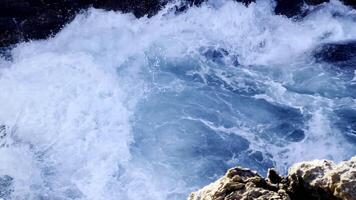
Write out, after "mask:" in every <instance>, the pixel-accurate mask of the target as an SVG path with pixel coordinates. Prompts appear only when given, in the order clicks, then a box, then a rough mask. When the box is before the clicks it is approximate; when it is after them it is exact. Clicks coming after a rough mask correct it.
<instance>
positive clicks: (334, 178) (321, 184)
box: [288, 157, 356, 200]
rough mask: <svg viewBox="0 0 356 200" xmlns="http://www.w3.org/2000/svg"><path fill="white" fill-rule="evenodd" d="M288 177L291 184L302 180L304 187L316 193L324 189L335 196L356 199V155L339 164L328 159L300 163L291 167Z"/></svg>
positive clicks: (347, 199)
mask: <svg viewBox="0 0 356 200" xmlns="http://www.w3.org/2000/svg"><path fill="white" fill-rule="evenodd" d="M288 179H289V181H290V182H291V185H297V184H301V183H300V182H301V180H302V182H303V183H302V184H303V186H304V188H306V190H309V192H311V193H315V195H318V194H317V193H318V191H320V190H322V191H324V192H325V193H326V194H330V195H332V196H334V198H339V199H345V200H356V157H353V158H351V159H350V160H348V161H345V162H340V163H339V164H335V163H334V162H332V161H328V160H315V161H310V162H303V163H298V164H295V165H293V166H292V167H291V168H290V169H289V172H288ZM319 193H320V192H319Z"/></svg>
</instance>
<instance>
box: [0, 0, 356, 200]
mask: <svg viewBox="0 0 356 200" xmlns="http://www.w3.org/2000/svg"><path fill="white" fill-rule="evenodd" d="M169 10H170V9H169V8H167V9H165V10H163V11H161V12H160V13H159V14H158V15H156V16H154V17H152V18H149V19H148V18H146V17H143V18H141V19H135V18H134V17H133V15H131V14H121V13H119V12H118V13H115V12H104V11H102V10H94V9H91V10H89V11H88V12H87V13H85V14H81V15H79V16H77V17H76V19H75V20H74V21H73V22H72V23H70V24H68V25H67V26H66V27H65V28H64V29H63V30H62V31H61V32H60V33H59V34H57V35H56V36H55V37H54V38H50V39H48V40H42V41H33V42H28V43H23V44H19V45H18V47H16V48H15V49H14V50H13V51H12V55H13V61H12V62H8V61H5V60H1V62H0V91H1V93H0V122H1V123H2V124H5V125H6V126H7V127H8V129H7V136H6V144H7V145H5V146H2V147H0V163H2V164H1V165H0V175H8V176H10V177H12V178H13V187H14V191H13V193H12V199H39V198H40V197H42V198H43V199H76V198H77V199H152V200H158V199H182V198H183V197H184V196H185V195H187V194H188V192H189V191H191V190H192V189H194V188H197V187H200V186H201V185H199V184H198V185H194V184H193V183H190V181H189V180H185V179H184V178H187V177H185V176H183V175H181V174H179V173H180V172H182V173H183V174H184V173H185V172H186V171H192V172H195V171H197V170H204V169H201V168H199V167H200V166H199V165H203V164H202V163H201V161H199V162H198V161H197V162H196V163H194V161H193V162H192V163H187V166H186V167H185V169H181V168H179V169H178V168H175V166H176V165H177V163H175V162H170V158H168V156H167V154H166V153H167V152H165V151H169V152H170V153H171V151H173V152H174V150H179V151H181V150H182V149H183V150H184V149H186V148H188V146H186V145H191V144H193V142H192V141H190V140H189V141H181V140H180V136H179V135H174V134H175V133H176V132H179V131H180V130H182V129H180V127H179V126H180V125H181V124H179V123H180V122H182V121H183V119H181V118H180V116H175V114H174V113H175V112H178V111H179V109H181V110H185V109H187V110H189V109H190V108H189V107H185V106H184V105H183V106H182V107H179V106H180V105H179V102H180V100H179V99H178V100H175V99H174V98H172V99H171V100H169V101H170V102H172V104H173V105H174V106H177V107H178V111H175V110H174V109H173V108H172V110H173V111H172V112H173V114H172V115H167V116H163V117H162V116H161V117H162V118H159V117H160V116H159V113H165V112H166V111H167V112H168V111H169V109H170V107H163V106H164V105H163V104H161V103H160V102H159V101H160V100H161V99H163V98H165V97H159V96H158V99H156V100H150V98H152V97H151V95H152V94H158V95H159V94H160V93H162V92H163V93H164V92H165V91H168V92H173V93H175V95H176V96H177V98H178V96H179V94H180V93H182V91H183V92H184V91H185V90H187V88H188V89H189V88H190V89H196V88H194V87H195V86H192V83H186V81H185V80H184V79H180V78H177V77H176V76H175V75H174V74H173V75H172V74H169V73H166V72H165V73H164V75H160V73H161V71H164V70H166V69H167V68H168V69H170V67H172V66H170V64H171V63H174V62H177V63H181V62H183V65H177V66H173V67H172V68H175V67H176V68H177V67H179V66H185V65H186V66H188V64H184V62H187V63H189V61H192V62H193V63H194V64H193V65H200V68H199V70H196V71H195V70H193V69H190V70H188V72H189V73H190V74H198V75H199V76H201V77H203V82H205V83H207V82H208V80H207V79H206V77H205V75H206V74H208V73H211V72H212V71H213V72H214V73H216V74H215V75H216V76H217V77H219V78H220V79H221V80H223V81H225V82H226V83H227V84H228V85H232V86H234V84H235V86H237V87H238V88H240V89H243V90H244V91H249V89H250V87H252V86H250V85H249V82H248V81H251V80H252V82H254V83H256V84H257V85H258V87H257V89H263V91H264V92H263V94H260V93H258V94H255V95H253V98H255V99H262V100H266V101H267V102H269V103H271V104H277V105H283V106H286V107H290V108H294V109H297V110H300V111H301V113H302V114H303V116H304V117H305V122H303V123H305V124H306V126H305V127H303V129H304V132H305V135H306V136H305V138H304V139H303V140H301V141H299V142H294V143H293V142H292V143H287V144H286V145H282V146H281V145H280V144H277V143H276V144H274V143H268V140H267V139H266V138H263V137H262V136H260V134H262V132H259V130H262V129H265V128H266V127H267V125H265V126H262V125H261V126H256V127H251V125H254V123H255V122H256V121H257V122H259V121H265V120H266V118H268V117H270V116H271V115H270V113H269V112H270V111H266V110H265V108H263V109H262V108H261V109H260V108H255V109H256V113H255V115H261V116H257V118H256V119H255V117H256V116H253V115H252V116H250V117H249V115H247V114H248V112H246V110H244V109H247V108H245V105H242V106H240V107H239V106H237V107H238V108H237V111H238V112H241V113H242V114H241V113H238V114H237V115H236V116H235V115H233V116H231V120H232V121H233V123H235V125H234V126H232V127H224V125H221V124H217V123H215V122H211V121H206V120H205V121H204V119H200V118H196V117H193V116H189V118H184V120H191V121H194V123H195V122H197V123H198V122H199V123H202V124H204V126H206V127H209V129H211V130H214V131H217V132H224V133H228V134H237V135H240V136H241V137H242V138H245V139H246V140H247V141H248V142H249V143H250V144H249V149H250V150H254V151H257V150H258V151H262V152H263V154H264V155H266V154H270V155H272V161H273V162H274V163H275V164H276V165H277V167H278V168H279V169H280V170H283V169H285V168H286V167H287V166H289V165H290V164H292V163H293V162H295V161H300V160H305V159H314V158H330V159H334V160H342V159H345V158H348V157H349V156H351V155H353V154H355V152H356V150H355V147H354V144H351V143H349V142H348V141H347V140H346V139H345V138H344V137H342V133H341V131H340V130H338V129H336V127H335V126H334V125H333V124H332V121H331V120H333V119H330V118H329V116H332V115H333V113H332V112H333V110H334V109H338V108H340V107H345V106H346V107H354V104H355V102H354V99H352V98H351V97H349V96H348V95H345V94H347V91H346V92H345V91H344V90H343V89H344V86H345V82H343V80H340V79H337V80H335V77H333V75H332V74H327V73H326V72H325V71H324V70H323V69H322V67H320V66H318V65H313V64H310V63H311V62H312V58H310V55H309V54H308V53H310V51H312V50H313V49H314V48H315V47H317V46H318V45H321V44H323V43H327V42H338V41H344V40H352V39H356V22H355V20H354V19H355V16H356V13H355V11H353V10H351V9H349V8H347V7H345V6H343V5H341V4H340V3H339V2H337V1H332V2H331V3H329V4H327V5H325V6H324V7H323V8H321V9H320V10H318V11H315V12H314V13H313V14H311V15H309V16H308V17H306V18H305V19H303V20H299V21H293V20H291V19H288V18H286V17H283V16H276V15H274V14H273V6H272V3H271V2H270V1H259V2H258V3H252V4H251V5H250V6H249V7H248V8H246V7H244V6H243V5H242V4H240V3H235V2H232V1H212V2H211V3H210V4H205V5H203V6H202V7H200V8H191V9H189V10H188V11H187V12H184V13H181V14H174V13H171V12H169ZM335 12H338V13H342V15H339V16H335V15H333V13H335ZM209 48H212V49H224V50H225V51H227V52H229V56H226V57H227V58H225V60H224V64H225V65H226V66H225V67H226V69H229V70H230V71H232V72H233V75H234V73H235V76H228V75H227V74H226V73H225V68H224V69H216V68H214V66H215V67H216V66H219V65H214V64H212V63H211V62H210V61H209V60H208V59H206V58H204V56H202V55H201V51H202V49H209ZM232 55H236V57H237V59H238V62H239V63H240V64H241V65H239V68H240V69H236V70H240V71H237V72H236V71H235V68H234V66H232V64H231V62H232V58H233V57H232ZM225 61H226V62H225ZM230 61H231V62H230ZM167 63H168V64H167ZM166 65H168V66H166ZM220 65H221V64H220ZM173 70H178V69H173ZM179 70H180V69H179ZM303 70H304V71H303ZM313 70H314V71H313ZM189 73H188V74H189ZM309 73H310V74H315V76H312V77H310V76H309ZM318 75H320V76H318ZM177 76H178V75H177ZM315 77H316V78H315ZM318 77H319V78H318ZM298 81H299V82H298ZM328 83H332V85H333V87H332V88H330V87H326V86H325V84H328ZM194 84H195V83H194ZM260 85H261V86H260ZM328 86H329V85H328ZM290 88H293V89H292V90H290ZM252 89H256V88H252ZM296 90H297V92H296ZM328 90H330V91H328ZM341 90H342V91H344V93H342V94H340V95H341V97H340V96H339V97H338V98H334V97H332V96H331V97H330V95H329V96H328V95H326V96H325V95H323V94H324V93H325V94H333V93H337V92H339V91H341ZM202 94H206V95H207V94H208V93H204V92H202ZM189 95H191V97H192V98H193V97H194V95H195V94H189ZM189 95H188V97H189ZM173 96H174V95H173ZM212 99H213V97H212ZM145 100H147V101H145ZM208 100H209V101H210V100H211V99H207V98H206V99H201V100H200V101H201V102H204V101H208ZM216 100H217V99H214V101H216ZM155 101H157V102H158V103H157V109H156V111H155V112H154V113H156V114H157V113H158V114H157V115H152V117H151V118H149V120H152V123H151V122H147V124H149V125H150V126H154V125H157V127H158V128H160V127H165V126H166V125H167V124H168V125H170V124H173V125H171V126H170V127H175V126H174V124H176V125H177V127H178V128H177V130H174V128H167V129H165V130H167V131H166V132H168V133H169V134H171V137H170V138H168V139H167V140H164V143H160V142H159V141H160V140H157V141H153V142H152V143H150V142H146V143H142V144H141V143H140V144H141V145H138V146H136V147H135V148H138V149H140V148H148V147H150V148H148V149H147V151H149V152H155V151H153V150H152V149H158V152H160V149H161V151H162V152H161V153H157V154H154V156H153V157H150V158H147V159H144V158H142V157H140V153H137V152H140V151H139V150H138V151H137V152H136V153H135V151H134V150H133V148H134V147H132V144H133V143H134V142H136V141H135V140H134V138H135V134H136V133H135V131H134V130H133V127H140V124H139V123H138V122H137V121H136V120H137V118H140V116H141V114H142V113H140V112H148V111H145V110H144V108H145V106H149V105H145V102H151V103H154V102H155ZM138 103H139V105H140V108H141V107H144V108H142V109H140V108H137V104H138ZM225 103H226V105H228V103H229V104H231V105H230V106H232V107H233V106H234V105H232V103H234V102H225V101H223V103H222V104H224V105H225ZM237 103H238V102H237ZM202 104H203V103H202ZM258 105H260V104H258ZM263 105H265V104H263ZM188 106H189V105H188ZM248 106H249V105H246V107H248ZM195 107H198V105H195ZM174 108H175V107H174ZM208 108H209V107H207V109H208ZM160 109H164V110H160ZM204 109H205V108H204ZM267 109H268V108H267ZM146 110H147V109H146ZM252 111H253V109H252ZM243 112H245V113H243ZM216 113H218V114H217V115H218V116H219V117H220V115H221V116H224V115H225V114H226V113H223V112H222V113H221V112H220V111H217V112H216ZM227 115H228V114H227ZM264 115H265V116H264ZM238 116H242V117H246V116H247V117H246V118H239V117H238ZM175 118H179V119H177V121H178V122H179V123H178V122H177V121H174V119H175ZM161 119H162V120H163V121H159V120H161ZM171 119H172V120H171ZM179 120H180V121H179ZM249 120H251V121H253V122H250V121H249ZM254 120H255V121H254ZM184 122H186V121H184ZM194 123H187V124H183V125H181V126H192V128H195V126H193V125H191V124H194ZM158 128H157V129H158ZM183 128H184V127H183ZM152 134H153V133H152ZM192 134H193V133H192ZM144 137H145V139H144V140H148V141H149V140H151V139H152V138H153V139H152V140H154V138H155V137H161V136H159V135H158V136H157V135H156V136H155V135H152V136H151V135H145V136H144ZM222 137H224V136H222ZM274 137H275V136H274ZM192 138H193V139H192V140H194V137H192ZM271 138H273V137H272V136H271ZM275 139H276V140H278V138H275ZM3 141H4V139H3ZM185 142H187V144H186V143H185ZM188 142H189V143H188ZM0 144H2V143H0ZM145 144H147V145H148V147H147V146H144V145H145ZM341 144H342V145H341ZM150 145H152V146H150ZM160 145H166V146H167V147H164V146H160ZM316 146H317V147H316ZM142 151H146V149H144V150H142ZM141 153H142V152H141ZM144 153H145V152H143V153H142V155H144ZM179 155H180V154H179ZM184 155H185V154H184ZM241 156H242V157H243V155H240V157H241ZM192 158H194V157H193V156H192ZM207 159H210V158H207ZM241 160H242V159H241V158H238V159H237V160H236V162H238V161H241ZM230 162H232V164H238V163H236V162H234V158H231V160H230ZM241 162H242V161H241ZM157 163H158V164H157ZM242 164H244V163H242ZM158 165H159V166H160V168H157V166H158ZM246 167H250V166H246ZM175 169H177V170H175ZM218 175H220V174H218ZM204 178H205V179H204ZM202 179H204V180H205V181H206V180H207V179H206V177H202ZM192 182H193V181H192ZM203 182H204V181H203ZM5 198H8V197H5Z"/></svg>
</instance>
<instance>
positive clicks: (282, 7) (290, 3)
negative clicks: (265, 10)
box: [274, 0, 356, 17]
mask: <svg viewBox="0 0 356 200" xmlns="http://www.w3.org/2000/svg"><path fill="white" fill-rule="evenodd" d="M329 1H330V0H276V3H277V5H276V7H275V10H274V11H275V13H276V14H277V15H285V16H287V17H296V16H302V17H303V16H305V15H307V13H308V11H307V10H303V6H304V5H310V6H317V5H320V4H322V3H326V2H329ZM341 2H343V3H344V4H345V5H348V6H351V7H353V8H356V0H341Z"/></svg>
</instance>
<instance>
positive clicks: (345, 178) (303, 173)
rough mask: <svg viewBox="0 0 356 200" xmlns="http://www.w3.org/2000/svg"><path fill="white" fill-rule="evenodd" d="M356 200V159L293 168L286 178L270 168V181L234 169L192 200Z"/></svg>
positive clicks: (300, 164) (314, 163)
mask: <svg viewBox="0 0 356 200" xmlns="http://www.w3.org/2000/svg"><path fill="white" fill-rule="evenodd" d="M234 199H239V200H250V199H251V200H252V199H259V200H272V199H273V200H301V199H303V200H304V199H305V200H314V199H315V200H340V199H342V200H356V157H353V158H351V159H350V160H349V161H345V162H341V163H339V164H335V163H334V162H332V161H328V160H315V161H310V162H302V163H298V164H295V165H293V166H292V167H291V168H290V169H289V172H288V175H287V176H285V177H282V176H279V175H278V173H277V172H276V171H275V170H273V169H270V170H269V172H268V175H267V179H265V178H263V177H262V176H260V175H259V174H257V173H256V172H254V171H251V170H249V169H245V168H240V167H236V168H232V169H230V170H228V172H227V173H226V174H225V175H224V176H223V177H221V178H220V179H219V180H217V181H215V182H214V183H211V184H210V185H208V186H205V187H204V188H202V189H200V190H199V191H197V192H193V193H192V194H191V195H190V196H189V198H188V200H234Z"/></svg>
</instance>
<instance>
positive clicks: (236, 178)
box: [189, 168, 289, 200]
mask: <svg viewBox="0 0 356 200" xmlns="http://www.w3.org/2000/svg"><path fill="white" fill-rule="evenodd" d="M240 199H241V200H252V199H258V200H289V196H288V194H287V193H286V192H285V191H284V190H280V189H279V188H278V187H277V186H276V185H273V184H270V183H269V182H267V181H266V180H265V179H264V178H263V177H261V176H260V175H258V174H257V173H256V172H253V171H251V170H249V169H244V168H233V169H230V170H229V171H228V172H227V173H226V174H225V176H223V177H222V178H220V179H219V180H217V181H216V182H214V183H212V184H210V185H208V186H206V187H204V188H202V189H201V190H199V191H197V192H194V193H192V194H191V195H190V197H189V200H240Z"/></svg>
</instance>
